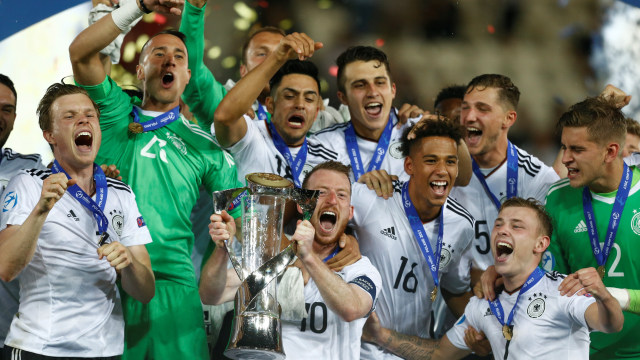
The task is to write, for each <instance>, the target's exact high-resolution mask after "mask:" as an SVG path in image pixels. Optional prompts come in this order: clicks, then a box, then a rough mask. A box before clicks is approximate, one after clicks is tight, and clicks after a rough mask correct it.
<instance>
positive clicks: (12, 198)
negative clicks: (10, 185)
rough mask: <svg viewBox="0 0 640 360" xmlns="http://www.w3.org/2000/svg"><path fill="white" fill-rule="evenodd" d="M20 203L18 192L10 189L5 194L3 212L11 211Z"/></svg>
mask: <svg viewBox="0 0 640 360" xmlns="http://www.w3.org/2000/svg"><path fill="white" fill-rule="evenodd" d="M17 204H18V193H16V192H15V191H9V193H8V194H7V195H5V196H4V205H3V206H2V212H7V211H11V210H12V209H13V208H14V207H16V205H17Z"/></svg>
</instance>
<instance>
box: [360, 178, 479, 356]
mask: <svg viewBox="0 0 640 360" xmlns="http://www.w3.org/2000/svg"><path fill="white" fill-rule="evenodd" d="M394 186H395V189H396V193H395V194H394V195H393V197H391V198H390V199H387V200H385V199H383V198H381V197H378V196H376V193H375V192H374V191H372V190H369V189H368V188H367V187H366V185H364V184H358V183H356V184H353V189H352V196H351V202H352V204H353V206H354V216H353V220H352V227H353V230H354V233H355V236H356V238H357V239H358V243H359V245H360V252H362V254H363V255H365V256H367V257H368V258H369V259H370V260H371V262H372V263H373V265H374V266H375V267H376V268H377V269H378V271H379V272H380V275H381V276H382V286H383V287H382V292H381V293H380V298H379V299H378V303H377V305H376V313H377V314H378V317H379V318H380V323H381V324H382V326H383V327H386V328H389V329H392V330H395V331H397V332H399V333H402V334H407V335H414V336H419V337H422V338H429V328H430V322H431V306H432V304H431V299H430V294H431V291H432V290H433V288H434V282H433V278H432V275H431V272H430V271H429V269H428V266H427V262H426V260H425V259H424V256H423V255H422V251H421V250H420V247H419V246H418V243H417V241H416V239H415V236H414V235H413V230H412V229H411V225H410V224H409V220H408V219H407V216H406V215H405V212H404V207H403V205H402V196H401V193H400V189H401V186H402V185H401V183H399V182H395V183H394ZM443 211H444V233H443V236H444V238H443V242H442V253H441V254H440V270H439V272H438V275H439V278H440V286H441V287H443V288H445V289H447V290H448V291H449V292H451V293H454V294H459V293H462V292H465V291H468V290H469V281H470V274H469V268H468V264H467V266H466V274H464V276H461V273H464V272H463V271H460V270H459V269H458V267H459V266H464V264H462V262H461V261H460V259H461V257H462V254H463V253H464V252H465V251H467V250H468V248H469V246H470V245H471V241H472V240H473V218H472V217H471V215H469V213H468V212H467V211H466V210H464V208H463V207H462V206H460V204H458V203H457V202H456V201H455V200H452V199H450V198H449V199H447V201H446V203H445V205H444V206H443ZM439 226H440V224H439V221H438V219H435V220H433V221H430V222H428V223H426V224H424V230H425V232H426V234H427V236H428V237H429V242H430V243H431V246H432V249H434V251H435V243H436V240H437V238H438V227H439ZM438 296H442V295H441V294H438ZM385 356H388V357H390V358H394V357H395V356H394V355H392V354H383V353H382V350H381V349H379V348H378V347H377V346H375V345H373V344H369V343H363V344H362V353H361V357H362V358H365V359H380V358H383V357H385Z"/></svg>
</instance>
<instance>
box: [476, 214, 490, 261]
mask: <svg viewBox="0 0 640 360" xmlns="http://www.w3.org/2000/svg"><path fill="white" fill-rule="evenodd" d="M480 225H485V227H486V225H487V221H486V220H478V221H476V228H475V230H476V239H478V240H479V239H480V238H484V243H485V248H484V249H483V248H481V247H480V246H479V245H476V250H478V252H479V253H480V254H482V255H484V254H488V253H489V251H491V243H490V240H491V239H490V237H489V233H488V232H486V231H480Z"/></svg>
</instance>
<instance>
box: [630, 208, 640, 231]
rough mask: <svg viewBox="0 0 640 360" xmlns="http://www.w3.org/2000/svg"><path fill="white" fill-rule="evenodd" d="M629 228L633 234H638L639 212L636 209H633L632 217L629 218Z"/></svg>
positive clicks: (639, 229)
mask: <svg viewBox="0 0 640 360" xmlns="http://www.w3.org/2000/svg"><path fill="white" fill-rule="evenodd" d="M631 230H633V232H634V234H636V235H640V212H639V211H638V210H636V209H634V210H633V217H632V218H631Z"/></svg>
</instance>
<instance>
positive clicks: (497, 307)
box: [487, 267, 544, 326]
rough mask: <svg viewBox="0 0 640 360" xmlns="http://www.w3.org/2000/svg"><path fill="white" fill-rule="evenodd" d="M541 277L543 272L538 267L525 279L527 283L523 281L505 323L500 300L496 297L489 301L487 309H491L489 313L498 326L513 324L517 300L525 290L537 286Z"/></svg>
mask: <svg viewBox="0 0 640 360" xmlns="http://www.w3.org/2000/svg"><path fill="white" fill-rule="evenodd" d="M543 276H544V271H542V269H540V268H539V267H536V269H535V270H533V272H532V273H531V275H529V277H528V278H527V281H525V283H524V285H522V288H521V289H520V291H519V292H518V297H517V298H516V303H515V304H513V308H512V309H511V312H510V313H509V318H508V319H506V322H505V318H504V310H503V309H502V304H501V303H500V299H499V298H498V297H497V296H496V299H495V300H493V301H489V307H490V308H491V312H492V313H493V315H495V317H496V319H498V322H500V325H502V326H505V325H506V326H510V325H511V324H512V323H513V317H514V315H515V313H516V308H517V307H518V300H520V295H522V294H524V293H525V292H527V290H529V288H531V287H532V286H534V285H535V284H537V283H538V281H540V279H542V277H543ZM487 301H488V300H487Z"/></svg>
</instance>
